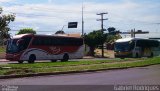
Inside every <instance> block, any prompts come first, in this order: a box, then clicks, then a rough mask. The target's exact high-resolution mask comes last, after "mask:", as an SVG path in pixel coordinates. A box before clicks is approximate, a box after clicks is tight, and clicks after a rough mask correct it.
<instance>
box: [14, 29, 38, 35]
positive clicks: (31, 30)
mask: <svg viewBox="0 0 160 91" xmlns="http://www.w3.org/2000/svg"><path fill="white" fill-rule="evenodd" d="M26 33H32V34H36V31H35V30H33V29H32V28H24V29H20V30H19V32H18V33H17V35H18V34H26Z"/></svg>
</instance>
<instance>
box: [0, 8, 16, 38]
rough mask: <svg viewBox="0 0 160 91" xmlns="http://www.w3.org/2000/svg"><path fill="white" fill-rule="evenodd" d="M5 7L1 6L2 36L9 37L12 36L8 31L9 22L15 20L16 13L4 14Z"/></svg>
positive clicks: (0, 27)
mask: <svg viewBox="0 0 160 91" xmlns="http://www.w3.org/2000/svg"><path fill="white" fill-rule="evenodd" d="M2 13H3V9H2V8H1V7H0V38H1V39H2V40H3V39H7V38H9V37H10V35H9V34H8V31H10V28H9V26H8V25H9V23H10V22H13V21H14V20H15V15H14V14H7V15H3V14H2Z"/></svg>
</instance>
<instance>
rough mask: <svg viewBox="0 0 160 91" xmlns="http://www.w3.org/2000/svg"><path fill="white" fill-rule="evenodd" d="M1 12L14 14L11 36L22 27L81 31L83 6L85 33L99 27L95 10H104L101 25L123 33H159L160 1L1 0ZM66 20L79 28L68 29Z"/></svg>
mask: <svg viewBox="0 0 160 91" xmlns="http://www.w3.org/2000/svg"><path fill="white" fill-rule="evenodd" d="M0 7H2V8H3V14H10V13H14V14H15V15H16V19H15V21H14V22H11V23H10V25H9V26H10V28H11V31H10V33H11V34H12V35H15V34H16V33H17V32H18V31H17V30H19V29H22V28H33V29H34V30H36V32H37V33H38V34H54V33H55V32H56V31H58V30H61V29H62V27H63V26H64V28H63V31H64V32H65V33H81V31H82V7H83V10H84V32H85V33H89V32H92V31H93V30H98V29H100V28H101V22H100V21H97V19H100V18H101V17H100V16H99V15H97V14H98V13H102V12H105V13H106V12H107V13H108V14H105V15H104V18H105V19H106V18H107V19H108V20H105V21H104V28H106V29H107V28H108V27H115V28H116V29H117V30H120V31H122V32H126V31H130V30H131V29H134V28H135V29H136V30H143V31H149V32H151V34H150V36H153V37H154V36H157V37H158V36H160V0H0ZM68 22H78V28H74V29H70V28H69V29H68V27H67V25H68ZM152 33H154V35H153V34H152Z"/></svg>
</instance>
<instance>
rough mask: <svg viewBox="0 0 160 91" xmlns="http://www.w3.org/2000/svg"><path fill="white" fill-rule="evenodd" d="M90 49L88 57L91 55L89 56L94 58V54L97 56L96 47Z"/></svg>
mask: <svg viewBox="0 0 160 91" xmlns="http://www.w3.org/2000/svg"><path fill="white" fill-rule="evenodd" d="M89 48H90V50H89V53H88V55H89V56H94V54H95V53H94V50H95V47H92V46H90V47H89Z"/></svg>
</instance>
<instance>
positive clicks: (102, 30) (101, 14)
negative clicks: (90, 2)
mask: <svg viewBox="0 0 160 91" xmlns="http://www.w3.org/2000/svg"><path fill="white" fill-rule="evenodd" d="M104 14H108V13H99V14H97V15H100V16H101V19H97V21H101V32H102V38H104V37H103V33H104V28H103V21H104V20H108V19H107V18H106V19H104V18H103V15H104ZM102 57H104V46H103V43H102Z"/></svg>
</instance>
